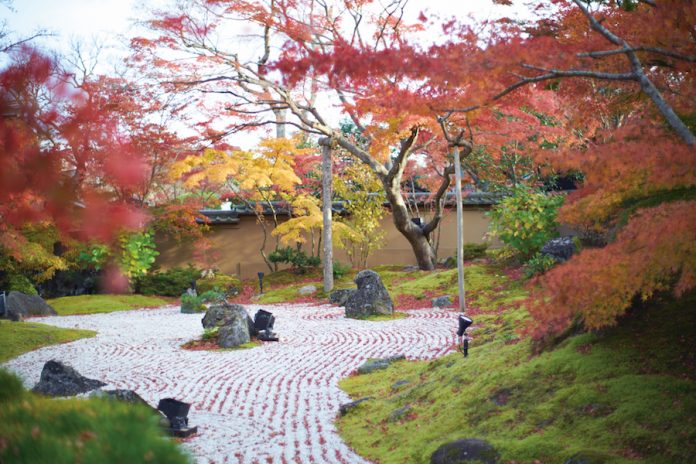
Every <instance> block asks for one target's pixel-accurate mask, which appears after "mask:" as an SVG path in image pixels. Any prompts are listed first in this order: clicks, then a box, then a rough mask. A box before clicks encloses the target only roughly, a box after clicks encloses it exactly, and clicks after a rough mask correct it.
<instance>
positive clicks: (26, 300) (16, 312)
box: [4, 291, 58, 320]
mask: <svg viewBox="0 0 696 464" xmlns="http://www.w3.org/2000/svg"><path fill="white" fill-rule="evenodd" d="M57 314H58V313H56V310H55V309H53V308H52V307H51V305H49V304H48V303H46V302H45V301H44V299H43V298H41V297H40V296H37V295H27V294H26V293H22V292H14V291H13V292H10V293H9V294H8V295H7V296H6V297H5V316H4V317H6V318H7V319H12V320H21V319H24V318H25V317H29V316H55V315H57Z"/></svg>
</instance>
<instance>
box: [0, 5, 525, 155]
mask: <svg viewBox="0 0 696 464" xmlns="http://www.w3.org/2000/svg"><path fill="white" fill-rule="evenodd" d="M378 1H379V0H378ZM382 1H386V0H382ZM7 3H8V0H0V19H2V20H4V21H5V23H6V26H7V28H8V29H9V30H10V31H13V32H15V33H16V34H17V36H18V37H26V36H28V35H30V34H32V33H34V32H36V31H38V30H46V31H48V32H50V33H53V34H55V35H54V36H52V37H50V38H46V39H43V40H42V41H41V43H42V44H43V45H45V46H46V47H47V48H49V49H54V50H57V51H60V52H63V53H69V52H70V43H71V41H78V42H81V43H83V44H85V45H86V46H87V47H89V44H90V43H92V41H93V40H96V41H97V42H98V43H100V44H102V45H105V46H106V48H105V50H103V51H102V52H101V54H100V58H99V64H100V67H99V72H104V73H109V72H110V70H112V69H113V68H114V67H117V66H118V63H120V62H121V60H122V59H123V58H125V57H126V56H127V53H128V52H127V48H126V47H125V45H124V44H126V43H127V39H128V38H130V37H133V36H135V35H138V29H137V27H136V26H134V23H135V22H136V21H138V20H145V19H148V18H149V13H148V11H149V10H150V9H152V8H153V7H155V6H156V7H161V6H163V5H165V4H168V3H171V0H9V3H11V5H12V8H11V9H10V8H7V7H6V6H5V4H7ZM511 10H512V9H511V8H509V7H500V6H494V5H493V4H492V2H491V0H410V1H409V3H408V6H407V20H411V21H414V20H415V19H416V18H417V17H418V15H419V13H420V12H421V11H425V12H426V13H428V14H429V15H430V14H433V13H435V14H437V15H438V16H440V17H442V18H449V17H451V16H457V17H458V18H459V19H464V18H465V17H466V16H467V15H469V14H473V15H475V16H476V17H477V18H479V19H486V18H490V17H493V16H498V15H501V14H504V15H511V14H513V11H511ZM431 39H432V40H435V41H436V40H437V37H432V38H431ZM245 138H246V137H245ZM255 140H256V138H255V137H250V138H249V141H245V142H246V143H241V145H245V146H248V145H251V144H253V143H254V142H255Z"/></svg>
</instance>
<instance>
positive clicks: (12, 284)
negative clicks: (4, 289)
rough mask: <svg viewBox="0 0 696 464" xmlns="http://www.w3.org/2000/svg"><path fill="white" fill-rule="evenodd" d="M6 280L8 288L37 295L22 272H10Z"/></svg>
mask: <svg viewBox="0 0 696 464" xmlns="http://www.w3.org/2000/svg"><path fill="white" fill-rule="evenodd" d="M7 280H8V286H9V287H8V290H10V291H15V292H22V293H26V294H27V295H38V294H39V292H37V291H36V289H35V288H34V285H33V284H32V283H31V281H30V280H29V279H27V278H26V277H24V276H23V275H22V274H11V275H10V277H9V278H8V279H7Z"/></svg>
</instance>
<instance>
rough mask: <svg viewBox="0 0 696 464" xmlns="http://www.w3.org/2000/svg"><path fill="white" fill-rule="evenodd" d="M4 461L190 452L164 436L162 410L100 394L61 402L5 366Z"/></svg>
mask: <svg viewBox="0 0 696 464" xmlns="http://www.w3.org/2000/svg"><path fill="white" fill-rule="evenodd" d="M0 385H2V386H3V388H1V389H0V395H2V396H1V398H0V417H2V420H1V421H0V436H1V437H2V446H0V462H7V463H10V462H17V463H20V462H25V463H40V462H50V463H54V464H68V463H70V464H72V463H76V462H84V463H100V464H120V463H125V462H133V463H136V462H138V463H139V462H153V463H154V462H161V463H164V462H166V463H168V464H179V463H180V464H184V463H188V462H189V458H188V456H187V454H186V453H185V452H184V451H183V450H182V449H181V448H179V446H178V445H177V444H176V442H175V441H173V440H168V439H166V438H165V437H164V436H163V431H162V430H161V428H160V427H159V417H158V414H156V413H154V412H153V411H152V410H150V409H148V408H146V407H145V406H142V405H133V404H128V403H123V402H120V401H113V400H109V399H98V398H90V399H83V398H79V399H77V398H71V399H61V400H56V399H52V398H44V397H41V396H38V395H34V394H32V393H30V392H26V391H24V390H23V389H20V388H18V386H21V383H20V382H19V379H17V378H16V377H15V376H13V375H10V374H8V373H6V372H4V371H2V370H0Z"/></svg>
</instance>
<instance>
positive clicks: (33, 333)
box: [0, 320, 97, 362]
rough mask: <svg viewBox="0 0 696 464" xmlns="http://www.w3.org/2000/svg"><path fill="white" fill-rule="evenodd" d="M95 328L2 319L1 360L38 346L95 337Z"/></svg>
mask: <svg viewBox="0 0 696 464" xmlns="http://www.w3.org/2000/svg"><path fill="white" fill-rule="evenodd" d="M96 334H97V333H96V332H95V331H93V330H79V329H63V328H60V327H53V326H50V325H46V324H37V323H35V322H10V321H2V320H0V362H5V361H8V360H10V359H12V358H14V357H16V356H19V355H20V354H24V353H27V352H29V351H33V350H36V349H38V348H41V347H44V346H48V345H57V344H58V343H67V342H72V341H75V340H79V339H81V338H87V337H94V336H95V335H96Z"/></svg>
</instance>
